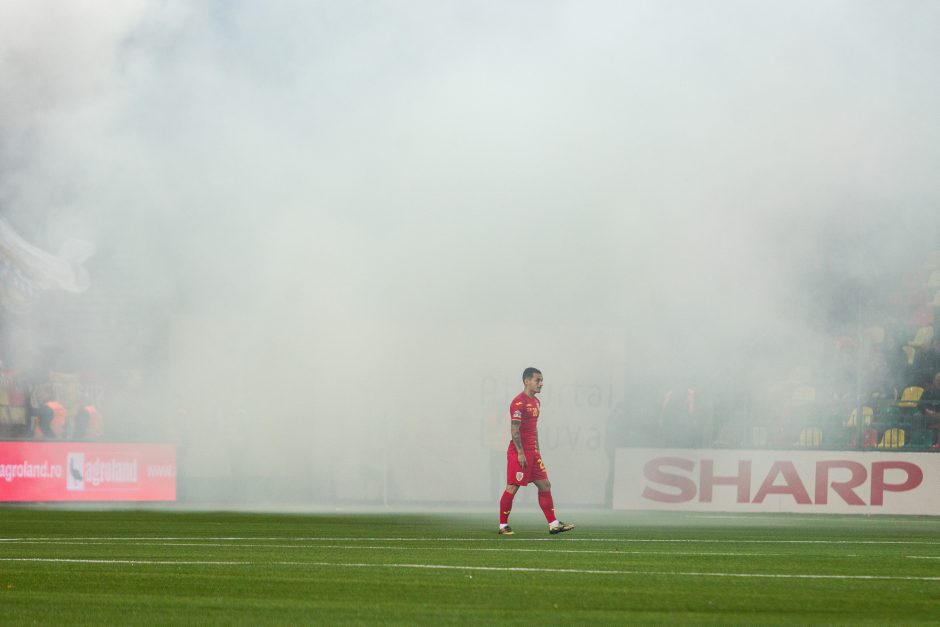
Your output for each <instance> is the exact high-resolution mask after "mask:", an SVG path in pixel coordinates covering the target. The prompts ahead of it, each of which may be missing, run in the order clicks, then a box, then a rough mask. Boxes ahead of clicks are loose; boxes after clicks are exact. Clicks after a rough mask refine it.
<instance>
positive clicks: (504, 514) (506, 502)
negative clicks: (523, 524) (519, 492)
mask: <svg viewBox="0 0 940 627" xmlns="http://www.w3.org/2000/svg"><path fill="white" fill-rule="evenodd" d="M515 496H516V495H515V494H510V493H509V492H503V496H502V498H501V499H499V524H501V525H507V524H509V512H511V511H512V499H513V498H514V497H515Z"/></svg>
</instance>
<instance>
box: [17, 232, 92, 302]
mask: <svg viewBox="0 0 940 627" xmlns="http://www.w3.org/2000/svg"><path fill="white" fill-rule="evenodd" d="M94 254H95V247H94V245H93V244H91V243H89V242H86V241H83V240H77V239H69V240H66V241H65V243H64V244H62V248H60V249H59V252H58V253H57V254H55V255H53V254H51V253H47V252H46V251H44V250H41V249H39V248H37V247H35V246H33V245H32V244H30V243H29V242H27V241H26V240H24V239H23V238H22V237H20V235H19V233H17V232H16V231H15V230H13V227H11V226H10V225H9V224H7V223H6V222H4V221H3V220H0V304H2V305H3V307H4V308H5V309H6V310H8V311H10V312H12V313H24V312H26V311H28V310H29V309H30V308H31V307H32V306H33V305H34V304H35V303H36V301H37V300H38V298H39V292H40V291H42V290H65V291H67V292H75V293H78V292H83V291H85V290H86V289H88V283H89V280H88V271H87V270H85V268H84V267H83V266H82V264H83V263H84V262H85V261H86V260H87V259H88V258H89V257H91V256H92V255H94Z"/></svg>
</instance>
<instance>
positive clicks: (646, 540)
mask: <svg viewBox="0 0 940 627" xmlns="http://www.w3.org/2000/svg"><path fill="white" fill-rule="evenodd" d="M495 535H496V533H495V532H494V533H493V536H495ZM63 539H67V540H107V541H109V542H120V541H122V540H123V541H141V540H212V541H216V540H222V541H226V540H227V541H232V542H237V541H255V542H258V541H268V540H270V541H286V542H291V541H293V542H490V543H492V542H556V543H562V542H611V543H612V542H620V543H623V544H631V543H643V544H654V543H657V542H659V543H669V544H680V543H681V544H831V545H843V544H872V545H929V546H936V544H937V543H936V542H928V541H920V540H754V539H739V540H735V539H727V538H725V539H720V540H719V539H712V540H709V539H705V538H659V539H657V538H572V537H570V536H569V537H565V538H520V537H513V538H512V539H509V538H496V537H492V538H405V537H381V536H372V537H361V538H359V537H357V538H343V537H330V536H309V537H296V538H290V537H286V538H285V537H197V536H191V537H165V538H164V537H77V538H62V537H61V536H54V537H45V538H44V537H37V536H29V537H25V538H0V543H13V542H23V541H25V540H41V541H46V542H54V541H56V540H63Z"/></svg>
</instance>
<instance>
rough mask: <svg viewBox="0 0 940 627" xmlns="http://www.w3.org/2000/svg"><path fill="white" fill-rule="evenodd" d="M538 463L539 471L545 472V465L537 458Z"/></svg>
mask: <svg viewBox="0 0 940 627" xmlns="http://www.w3.org/2000/svg"><path fill="white" fill-rule="evenodd" d="M538 462H539V470H542V471H544V470H545V464H543V463H542V458H541V457H539V458H538Z"/></svg>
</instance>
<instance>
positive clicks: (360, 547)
mask: <svg viewBox="0 0 940 627" xmlns="http://www.w3.org/2000/svg"><path fill="white" fill-rule="evenodd" d="M14 544H41V545H44V546H115V544H114V543H113V542H71V541H54V542H44V541H41V540H24V541H21V542H15V543H14V542H8V543H7V545H8V546H12V545H14ZM119 546H193V547H212V548H216V547H238V548H264V549H343V550H373V549H383V550H391V551H475V552H480V551H486V552H499V553H506V552H512V553H548V554H551V553H584V554H601V555H683V556H708V555H713V556H717V557H774V556H780V555H788V554H787V553H750V552H747V553H737V552H731V551H727V552H725V551H620V550H616V549H614V550H605V551H601V550H598V549H523V548H515V547H453V546H377V545H361V544H360V545H358V546H357V545H351V544H240V543H239V544H225V543H207V542H128V543H124V544H121V545H119ZM848 557H857V556H855V555H849V556H848Z"/></svg>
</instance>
